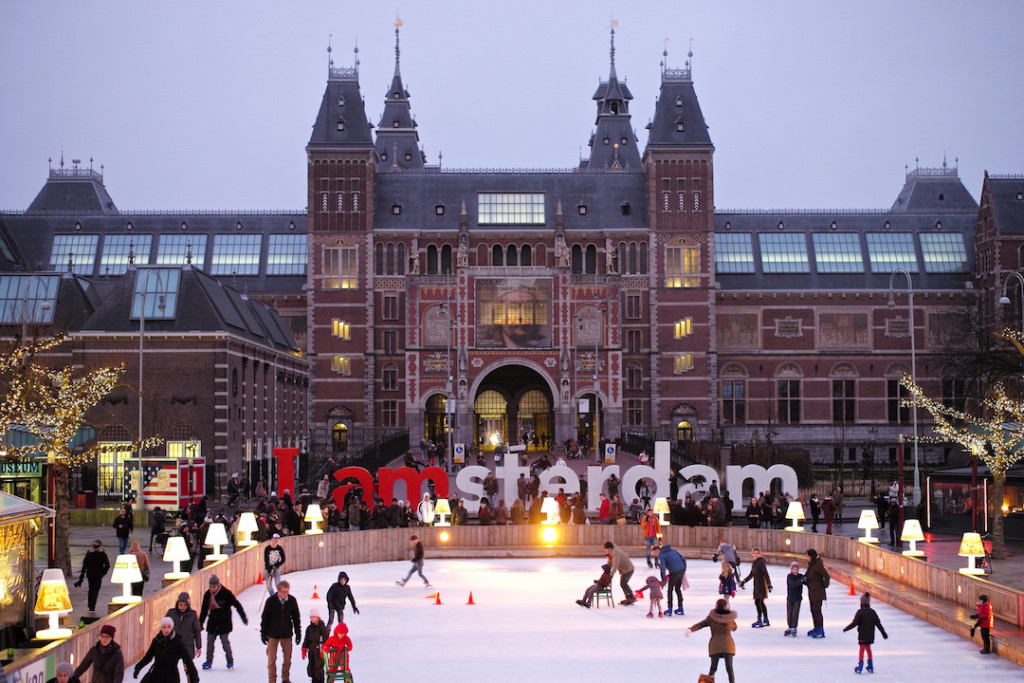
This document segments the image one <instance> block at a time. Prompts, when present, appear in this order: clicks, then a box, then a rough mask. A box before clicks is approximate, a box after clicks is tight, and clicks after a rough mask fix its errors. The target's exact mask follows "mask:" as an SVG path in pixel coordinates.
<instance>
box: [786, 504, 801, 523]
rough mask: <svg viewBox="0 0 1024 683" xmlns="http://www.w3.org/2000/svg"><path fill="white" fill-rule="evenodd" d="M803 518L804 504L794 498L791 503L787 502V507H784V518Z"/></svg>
mask: <svg viewBox="0 0 1024 683" xmlns="http://www.w3.org/2000/svg"><path fill="white" fill-rule="evenodd" d="M803 518H804V505H803V503H801V502H799V501H796V500H794V501H793V502H792V503H790V504H789V507H788V508H786V519H792V520H797V519H803Z"/></svg>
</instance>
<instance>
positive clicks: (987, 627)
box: [971, 593, 994, 655]
mask: <svg viewBox="0 0 1024 683" xmlns="http://www.w3.org/2000/svg"><path fill="white" fill-rule="evenodd" d="M971 618H972V619H974V620H975V621H974V626H972V627H971V640H973V639H974V631H975V629H979V628H980V629H981V643H982V645H984V646H985V647H983V648H982V649H981V654H983V655H988V654H992V641H991V640H990V639H989V633H990V632H991V631H992V626H993V621H994V620H993V617H992V603H990V602H989V601H988V596H987V595H985V594H984V593H983V594H981V595H979V596H978V606H977V607H976V608H975V613H974V614H972V615H971Z"/></svg>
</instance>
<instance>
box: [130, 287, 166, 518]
mask: <svg viewBox="0 0 1024 683" xmlns="http://www.w3.org/2000/svg"><path fill="white" fill-rule="evenodd" d="M151 275H155V276H156V284H157V294H158V297H157V307H158V308H159V309H160V310H161V311H162V310H163V309H164V281H163V278H162V277H160V273H159V272H158V271H155V270H146V271H145V272H144V273H143V275H142V280H141V281H139V283H138V294H139V432H138V434H139V470H138V472H137V473H136V480H135V481H136V485H135V505H136V507H137V509H139V510H143V509H145V506H144V505H143V502H142V441H143V438H142V378H143V373H142V370H143V366H142V362H143V353H142V351H143V341H144V340H145V338H146V285H147V284H148V283H149V278H150V276H151Z"/></svg>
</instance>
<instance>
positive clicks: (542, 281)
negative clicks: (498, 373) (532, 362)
mask: <svg viewBox="0 0 1024 683" xmlns="http://www.w3.org/2000/svg"><path fill="white" fill-rule="evenodd" d="M551 291H552V288H551V279H550V278H529V277H509V278H481V279H477V280H476V343H477V346H479V347H486V348H503V349H547V348H551Z"/></svg>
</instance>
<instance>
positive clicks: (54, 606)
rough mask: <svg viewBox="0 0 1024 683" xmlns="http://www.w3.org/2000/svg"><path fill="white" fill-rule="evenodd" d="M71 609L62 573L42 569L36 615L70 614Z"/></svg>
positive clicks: (56, 570)
mask: <svg viewBox="0 0 1024 683" xmlns="http://www.w3.org/2000/svg"><path fill="white" fill-rule="evenodd" d="M72 609H73V608H72V607H71V596H70V595H69V594H68V585H67V583H65V582H64V572H63V571H61V570H60V569H44V570H43V578H42V581H40V582H39V595H38V596H37V597H36V610H35V611H36V614H49V613H51V612H57V613H60V612H70V611H71V610H72Z"/></svg>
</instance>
